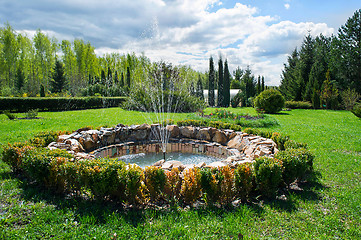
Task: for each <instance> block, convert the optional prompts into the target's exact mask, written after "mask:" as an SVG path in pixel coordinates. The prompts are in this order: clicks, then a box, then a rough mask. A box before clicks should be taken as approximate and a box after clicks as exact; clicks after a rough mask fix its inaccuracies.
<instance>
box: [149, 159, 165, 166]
mask: <svg viewBox="0 0 361 240" xmlns="http://www.w3.org/2000/svg"><path fill="white" fill-rule="evenodd" d="M164 162H165V161H164V159H162V160H159V161H157V162H155V163H153V164H152V166H155V167H160V166H162V164H163V163H164Z"/></svg>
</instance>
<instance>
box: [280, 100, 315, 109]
mask: <svg viewBox="0 0 361 240" xmlns="http://www.w3.org/2000/svg"><path fill="white" fill-rule="evenodd" d="M285 108H290V109H311V108H312V103H310V102H303V101H286V102H285Z"/></svg>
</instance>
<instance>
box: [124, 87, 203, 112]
mask: <svg viewBox="0 0 361 240" xmlns="http://www.w3.org/2000/svg"><path fill="white" fill-rule="evenodd" d="M150 94H152V96H151V95H150ZM162 94H163V96H162ZM160 106H161V107H162V109H160ZM205 107H206V104H205V102H204V101H203V100H201V99H199V98H198V97H195V96H191V95H189V94H186V93H184V92H176V91H159V92H153V93H148V92H146V91H145V90H144V89H141V88H137V89H135V90H134V91H133V92H132V93H131V97H130V98H128V99H127V100H126V101H125V102H124V103H123V104H122V108H124V109H127V110H135V111H142V112H158V111H160V110H162V111H164V112H177V113H182V112H196V111H199V110H203V109H204V108H205Z"/></svg>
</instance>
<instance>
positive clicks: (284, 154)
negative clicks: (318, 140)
mask: <svg viewBox="0 0 361 240" xmlns="http://www.w3.org/2000/svg"><path fill="white" fill-rule="evenodd" d="M275 158H276V159H278V160H280V161H281V162H282V167H283V170H282V178H283V181H284V182H285V183H286V184H287V185H289V184H291V183H292V182H294V181H295V180H297V179H298V180H299V179H302V178H303V177H304V176H305V173H306V171H307V170H310V169H312V164H313V158H314V157H313V155H312V154H311V153H310V152H309V151H308V150H306V149H304V148H299V149H292V148H290V149H286V150H285V151H281V152H278V153H277V154H276V155H275Z"/></svg>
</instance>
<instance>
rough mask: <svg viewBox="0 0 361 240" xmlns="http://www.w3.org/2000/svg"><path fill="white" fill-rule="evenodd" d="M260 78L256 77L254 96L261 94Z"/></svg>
mask: <svg viewBox="0 0 361 240" xmlns="http://www.w3.org/2000/svg"><path fill="white" fill-rule="evenodd" d="M261 88H262V86H261V76H259V75H258V81H257V85H256V94H257V95H258V94H260V93H261Z"/></svg>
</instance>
